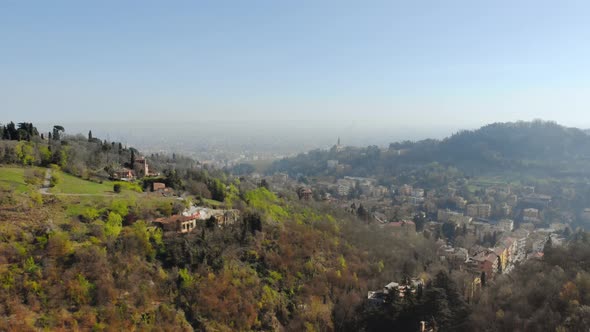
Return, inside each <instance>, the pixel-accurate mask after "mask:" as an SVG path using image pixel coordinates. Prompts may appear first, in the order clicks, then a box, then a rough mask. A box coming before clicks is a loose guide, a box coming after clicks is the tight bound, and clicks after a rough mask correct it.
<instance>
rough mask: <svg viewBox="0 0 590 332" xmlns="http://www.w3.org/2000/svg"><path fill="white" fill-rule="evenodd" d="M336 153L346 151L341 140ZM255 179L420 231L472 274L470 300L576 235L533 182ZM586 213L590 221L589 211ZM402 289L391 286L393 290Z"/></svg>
mask: <svg viewBox="0 0 590 332" xmlns="http://www.w3.org/2000/svg"><path fill="white" fill-rule="evenodd" d="M333 149H335V150H342V149H343V147H342V146H341V145H340V144H339V143H338V144H337V145H335V146H334V147H333ZM398 153H400V154H401V153H404V151H398ZM326 166H327V169H329V170H333V173H332V174H339V173H341V172H342V171H345V170H346V169H349V168H350V166H349V165H343V164H340V163H339V162H338V160H329V161H328V162H327V165H326ZM254 178H256V179H258V180H259V181H261V180H264V181H267V182H268V183H271V184H272V186H273V188H275V189H277V190H286V189H289V188H290V189H291V190H292V191H294V192H296V194H297V196H298V197H299V199H300V200H302V201H317V202H321V203H323V204H329V205H332V206H336V207H339V208H341V209H343V210H345V211H347V212H349V213H351V214H354V215H356V216H358V217H359V219H361V220H364V221H365V222H367V223H377V224H378V225H379V226H380V227H382V228H383V229H384V230H386V231H388V232H391V234H392V236H397V237H399V236H404V235H406V234H409V233H412V234H415V233H421V234H423V235H424V236H425V237H427V238H430V239H434V240H438V241H437V243H438V246H439V249H438V257H439V259H440V260H441V261H445V262H447V263H449V264H450V265H451V266H452V267H453V268H454V269H457V270H460V271H464V272H465V273H469V274H470V275H472V278H471V279H472V280H473V281H472V283H471V285H470V287H468V290H467V291H466V294H465V297H466V298H467V299H469V298H470V297H473V296H474V295H475V294H476V293H477V292H478V291H479V290H480V289H481V287H482V285H485V284H486V282H490V281H492V280H493V279H494V278H495V277H497V276H498V275H500V274H505V273H510V271H512V270H513V269H514V267H515V266H516V265H517V264H520V263H522V262H523V261H525V260H528V259H541V258H542V257H543V253H544V250H545V246H546V245H548V244H549V245H551V246H561V245H563V243H564V240H565V237H567V236H568V235H569V234H570V233H571V232H572V226H571V222H572V220H573V218H574V215H573V214H572V213H571V212H564V211H563V210H560V209H559V207H558V206H556V205H555V204H554V199H553V197H552V196H551V195H548V194H546V193H543V192H538V191H537V190H536V188H535V187H534V186H530V185H521V184H511V183H503V182H499V181H494V182H492V181H489V182H485V181H473V180H469V179H458V180H455V181H452V182H449V183H447V184H446V185H445V186H442V187H437V188H421V187H418V186H415V185H412V184H402V185H399V186H397V185H390V186H386V185H384V184H380V183H379V181H378V180H377V179H375V178H369V177H353V176H341V177H339V176H337V175H330V176H324V177H315V178H313V179H311V181H308V182H307V183H301V182H300V181H297V180H295V179H292V178H291V177H289V176H288V175H287V174H285V173H276V174H273V175H270V176H262V175H257V174H254ZM581 215H582V217H583V218H587V219H588V220H590V209H585V210H584V211H582V212H581ZM402 284H403V283H402V282H400V281H392V283H391V284H390V285H402ZM396 287H397V286H396ZM400 290H401V289H400ZM379 294H381V295H383V293H382V292H380V291H371V292H369V299H373V298H374V297H375V296H380V295H379ZM402 294H403V291H402Z"/></svg>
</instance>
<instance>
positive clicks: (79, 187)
mask: <svg viewBox="0 0 590 332" xmlns="http://www.w3.org/2000/svg"><path fill="white" fill-rule="evenodd" d="M59 176H60V181H59V182H58V183H57V185H56V186H55V187H53V188H51V190H50V192H52V193H66V194H92V195H110V194H114V192H113V185H114V184H115V183H120V184H121V189H122V191H123V192H126V191H135V192H141V187H139V185H136V184H131V183H125V182H114V181H103V182H102V183H97V182H92V181H87V180H84V179H80V178H78V177H75V176H73V175H70V174H66V173H64V172H59Z"/></svg>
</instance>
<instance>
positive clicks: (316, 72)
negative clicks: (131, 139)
mask: <svg viewBox="0 0 590 332" xmlns="http://www.w3.org/2000/svg"><path fill="white" fill-rule="evenodd" d="M589 17H590V2H588V1H577V2H573V1H473V0H469V1H404V2H398V1H355V2H351V1H342V0H340V1H320V0H313V1H277V0H269V1H210V2H209V1H207V2H206V1H25V0H17V1H8V0H4V1H1V0H0V114H2V116H1V117H0V118H1V119H0V122H1V121H6V120H10V119H13V120H15V121H23V120H30V121H39V122H41V121H54V120H55V121H59V122H68V121H73V122H85V121H88V122H95V121H99V122H109V121H113V120H121V121H128V120H135V121H142V122H152V123H153V122H158V123H164V122H165V123H170V122H175V121H177V120H178V119H180V120H181V121H182V122H184V123H187V122H192V121H194V122H207V121H225V120H228V119H230V120H232V121H234V122H238V123H239V122H241V121H252V122H256V123H260V124H261V125H263V126H274V125H277V126H283V125H285V123H295V124H297V123H307V125H308V126H310V127H315V128H322V127H324V126H326V127H330V128H338V127H343V128H344V127H347V126H351V125H353V124H354V126H357V127H365V128H370V127H373V126H375V127H379V128H385V127H387V126H400V125H401V126H413V127H417V126H424V127H435V126H448V127H457V128H461V127H473V126H477V125H481V124H485V123H489V122H494V121H510V120H518V119H523V120H530V119H533V118H543V119H548V120H556V121H558V122H560V123H564V124H566V125H578V126H589V125H590V66H589V62H590V20H589V19H588V18H589Z"/></svg>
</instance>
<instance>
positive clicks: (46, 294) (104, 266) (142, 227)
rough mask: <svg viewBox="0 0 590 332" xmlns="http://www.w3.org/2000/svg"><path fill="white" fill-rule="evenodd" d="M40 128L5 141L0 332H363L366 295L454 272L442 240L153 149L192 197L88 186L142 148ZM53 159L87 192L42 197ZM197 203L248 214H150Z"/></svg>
mask: <svg viewBox="0 0 590 332" xmlns="http://www.w3.org/2000/svg"><path fill="white" fill-rule="evenodd" d="M28 128H31V126H28ZM33 128H34V127H33ZM31 133H32V134H31V135H29V136H26V135H24V134H22V135H20V136H18V138H17V139H14V140H12V139H5V140H2V141H0V145H1V146H2V154H1V155H0V157H1V158H0V160H1V162H2V164H4V165H0V175H2V176H0V180H2V179H6V180H5V181H4V182H0V190H1V191H0V237H1V238H2V239H3V241H2V243H1V244H0V251H1V252H2V254H1V255H0V257H1V258H0V283H1V287H0V317H1V319H0V330H9V331H35V330H39V329H47V330H75V329H80V330H98V331H100V330H168V331H178V330H202V331H236V330H241V331H249V330H281V329H285V330H289V331H304V330H307V331H332V330H338V331H346V330H348V331H357V330H362V329H366V328H367V327H368V326H371V325H370V324H372V323H371V321H372V319H370V317H372V315H374V313H373V312H372V311H371V310H369V311H367V310H366V308H365V298H366V294H367V291H368V290H370V289H379V288H380V287H382V285H384V284H386V283H389V282H390V281H391V280H402V279H403V278H407V277H409V276H416V275H421V276H422V277H423V278H424V279H425V280H429V279H430V277H431V276H434V275H436V274H437V273H439V272H440V271H444V270H445V266H444V265H442V264H441V263H440V262H439V261H438V260H437V259H436V254H435V251H436V245H435V243H434V242H433V241H432V240H429V239H426V238H424V237H422V236H421V235H419V234H409V236H406V237H403V238H398V237H396V236H394V234H393V233H389V232H383V230H382V229H381V228H379V227H377V226H375V225H367V224H366V223H364V222H361V221H360V220H358V219H356V217H355V216H352V215H350V214H348V213H346V212H344V211H341V210H339V209H335V208H332V207H329V206H326V205H324V204H322V203H314V202H304V201H299V200H298V199H297V197H296V195H295V194H294V193H293V192H278V193H273V192H271V191H269V190H268V189H267V188H266V187H265V186H261V185H260V184H258V183H256V182H251V181H250V180H248V179H246V178H242V179H239V178H234V177H231V176H228V175H227V174H224V173H222V172H219V171H208V170H204V169H199V168H196V167H195V166H196V162H194V161H191V160H188V159H184V158H182V157H178V156H172V157H159V156H152V157H151V158H153V159H154V160H156V161H155V162H154V164H155V165H158V166H156V167H174V169H173V170H172V169H170V170H169V171H164V173H165V174H164V177H165V179H166V180H167V181H169V182H167V183H174V184H175V185H174V188H175V190H176V194H177V195H178V196H180V195H181V194H183V197H184V198H182V199H180V197H178V196H172V197H166V196H162V195H158V194H156V193H146V192H142V191H141V190H139V191H136V190H125V191H123V192H122V193H116V192H113V191H108V192H101V191H95V189H92V190H90V189H89V190H86V191H84V190H83V187H84V186H88V188H94V187H93V186H95V185H97V184H98V183H99V182H100V181H106V180H105V179H106V178H107V177H108V175H107V174H103V173H108V168H109V167H116V166H118V165H121V164H124V163H126V162H127V161H126V159H127V158H131V157H132V155H134V154H138V155H139V153H140V152H139V151H136V150H133V149H131V148H125V147H124V146H122V145H121V144H118V143H114V142H105V141H101V140H100V139H96V138H93V137H91V133H89V135H88V137H84V136H81V135H73V136H72V135H64V134H63V131H62V130H58V132H56V133H52V138H51V139H48V138H46V137H43V138H42V137H41V135H39V134H38V133H36V132H35V130H33V131H31ZM56 134H57V135H56ZM56 136H59V139H58V138H57V137H56ZM10 137H13V135H12V134H10ZM120 163H121V164H120ZM44 166H47V167H49V168H50V169H51V170H52V171H53V173H54V174H56V173H59V174H61V173H62V172H63V175H62V177H63V178H62V179H61V180H60V179H57V178H56V180H55V181H57V182H59V181H64V182H66V181H69V182H68V185H76V186H77V187H78V188H79V189H80V190H82V192H86V193H84V194H78V193H77V192H74V193H72V192H70V193H63V192H62V191H59V190H57V191H50V192H45V193H43V192H42V191H41V190H40V188H41V184H42V182H43V178H44V176H45V169H46V168H44ZM72 175H74V176H72ZM76 179H77V180H76ZM52 182H53V177H52ZM132 185H133V183H130V184H128V185H127V186H132ZM56 188H59V185H58V186H57V187H56ZM64 188H65V187H64ZM126 188H127V187H126ZM129 188H133V187H129ZM64 190H65V189H64ZM97 190H99V189H97ZM191 194H192V195H191ZM191 202H201V203H203V204H208V205H213V206H217V207H225V208H235V209H238V210H239V211H240V215H241V217H240V219H239V220H238V222H237V223H235V224H231V225H227V226H224V227H218V226H216V225H215V224H212V223H210V222H209V221H206V222H202V223H199V224H198V225H197V229H195V230H193V231H192V232H190V233H187V234H179V233H177V232H163V231H162V230H161V229H159V228H157V227H154V226H153V224H152V223H151V221H152V220H154V219H156V218H162V217H167V216H170V215H172V214H174V213H179V212H180V211H182V210H183V209H185V208H186V207H187V206H188V205H190V204H191ZM443 275H444V272H443ZM428 285H430V283H429V284H428ZM428 287H430V286H428ZM447 291H448V292H452V295H451V293H449V296H455V297H457V296H459V293H458V290H455V289H451V288H449V289H448V290H444V292H447ZM427 294H430V293H428V292H427ZM445 294H446V293H445ZM445 296H446V295H445ZM440 301H446V300H445V299H444V298H440ZM440 314H441V315H443V314H445V313H440ZM434 315H438V313H435V314H434ZM431 317H432V313H428V314H427V313H424V312H423V313H422V314H420V315H415V316H412V317H409V318H408V317H406V320H405V321H404V322H405V323H404V324H407V326H418V325H419V321H420V320H423V319H428V320H430V319H431ZM457 320H458V321H461V322H465V321H466V320H467V316H466V315H462V316H460V317H456V318H455V320H453V322H454V323H455V322H457ZM441 322H443V323H441V324H442V325H441V326H445V325H444V324H445V323H444V322H445V321H444V320H441Z"/></svg>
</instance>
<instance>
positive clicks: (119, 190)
mask: <svg viewBox="0 0 590 332" xmlns="http://www.w3.org/2000/svg"><path fill="white" fill-rule="evenodd" d="M113 191H114V192H116V193H117V194H118V193H120V192H121V185H120V184H119V183H115V184H114V185H113Z"/></svg>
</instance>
